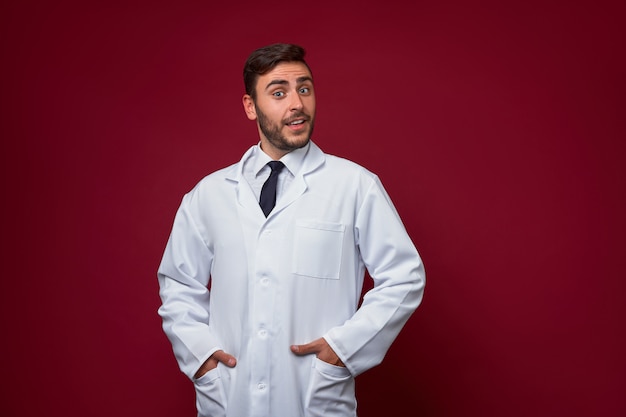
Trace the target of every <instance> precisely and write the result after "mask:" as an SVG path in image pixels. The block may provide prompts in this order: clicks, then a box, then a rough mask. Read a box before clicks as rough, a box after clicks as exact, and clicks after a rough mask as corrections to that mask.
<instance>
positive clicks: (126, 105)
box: [0, 0, 626, 417]
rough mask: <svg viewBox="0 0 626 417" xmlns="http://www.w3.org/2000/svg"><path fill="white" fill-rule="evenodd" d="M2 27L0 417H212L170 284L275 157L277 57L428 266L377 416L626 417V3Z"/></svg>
mask: <svg viewBox="0 0 626 417" xmlns="http://www.w3.org/2000/svg"><path fill="white" fill-rule="evenodd" d="M218 4H219V5H218ZM0 20H1V24H0V31H1V36H0V44H1V54H2V55H1V62H2V66H1V70H0V71H1V73H2V77H1V78H0V82H1V90H0V104H1V106H2V107H1V113H0V118H1V123H0V129H1V131H0V135H1V144H2V145H1V164H0V169H1V170H2V176H1V178H2V195H3V203H2V206H1V207H2V211H1V214H2V215H1V221H2V234H1V236H2V248H1V249H2V250H1V252H0V253H1V254H2V265H3V279H2V281H3V284H2V287H3V288H2V291H1V292H0V294H1V297H2V302H1V303H0V313H1V316H0V317H1V320H2V322H1V323H2V344H1V353H2V358H3V364H2V382H1V384H2V386H1V390H0V415H2V416H6V417H18V416H19V417H22V416H24V417H25V416H42V415H45V416H63V417H74V416H81V417H84V416H90V417H91V416H93V417H111V416H116V417H130V416H151V417H166V416H193V415H195V414H194V413H195V407H194V398H193V389H192V386H191V384H190V383H189V381H188V380H187V379H186V378H185V377H184V376H183V375H182V374H181V373H180V371H179V370H178V368H177V365H176V363H175V360H174V356H173V354H172V352H171V348H170V345H169V342H168V341H167V339H166V338H165V336H164V334H163V333H162V331H161V327H160V326H161V323H160V319H159V317H158V315H157V308H158V306H159V298H158V287H157V281H156V269H157V266H158V263H159V261H160V257H161V254H162V251H163V249H164V246H165V242H166V240H167V237H168V234H169V230H170V227H171V223H172V220H173V216H174V213H175V210H176V208H177V207H178V204H179V202H180V199H181V198H182V195H183V194H184V193H185V192H187V191H189V190H190V188H191V187H192V186H193V185H194V184H195V183H196V182H197V181H198V180H199V179H200V178H202V177H203V176H204V175H206V174H208V173H210V172H212V171H214V170H216V169H218V168H222V167H224V166H226V165H228V164H231V163H233V162H235V161H237V160H238V159H239V158H240V156H241V154H242V153H243V152H244V151H245V150H246V149H247V148H248V147H249V146H251V145H252V144H254V143H255V142H256V141H257V133H256V127H255V125H254V123H253V122H250V121H248V120H247V118H246V117H245V115H244V112H243V109H242V106H241V96H242V95H243V82H242V79H241V70H242V66H243V62H244V61H245V59H246V57H247V55H248V54H249V52H251V51H252V50H253V49H255V48H257V47H259V46H262V45H265V44H268V43H273V42H295V43H299V44H301V45H303V46H304V47H305V48H306V49H307V51H308V60H309V64H310V65H311V67H312V68H313V73H314V77H315V81H316V88H317V102H318V119H317V124H316V131H315V134H314V140H315V141H316V143H318V144H319V145H320V146H321V147H322V149H324V150H325V151H326V152H328V153H332V154H336V155H339V156H343V157H347V158H349V159H351V160H354V161H356V162H358V163H360V164H362V165H364V166H366V167H368V168H369V169H371V170H372V171H374V172H376V173H377V174H378V175H379V176H380V178H381V179H382V181H383V183H384V184H385V186H386V187H387V189H388V191H389V193H390V195H391V197H392V199H393V200H394V202H395V204H396V207H397V209H398V211H399V212H400V214H401V216H402V218H403V220H404V222H405V225H406V228H407V230H408V232H409V234H410V235H411V237H412V238H413V240H414V242H415V244H416V245H417V247H418V249H419V250H420V252H421V254H422V256H423V259H424V263H425V265H426V272H427V286H426V292H425V298H424V302H423V304H422V306H421V307H420V308H419V310H418V311H417V312H416V314H415V315H414V316H413V317H412V318H411V319H410V320H409V322H408V324H407V325H406V327H405V329H404V331H403V333H402V334H401V335H400V337H399V338H398V339H397V341H396V342H395V344H394V345H393V346H392V348H391V349H390V351H389V353H388V355H387V357H386V359H385V361H384V362H383V364H381V365H380V366H378V367H376V368H374V369H372V370H370V371H369V372H367V373H365V374H363V375H361V376H359V377H358V378H357V392H358V398H359V408H358V411H359V416H360V417H374V416H376V417H379V416H428V417H449V416H507V417H518V416H519V417H521V416H570V417H572V416H574V417H576V416H581V417H582V416H615V417H617V416H624V415H626V396H625V393H626V360H625V356H626V355H624V353H625V352H626V337H625V336H626V335H625V329H626V326H625V325H624V321H625V319H626V302H625V301H624V294H625V293H626V276H625V273H624V271H625V270H626V261H625V260H626V254H625V249H626V240H625V238H624V235H625V233H624V232H625V231H626V222H625V220H624V218H625V216H624V213H625V212H626V210H625V208H626V207H625V202H626V186H625V185H626V184H625V179H626V178H625V175H626V169H625V162H626V161H625V160H624V159H625V158H624V154H625V151H626V146H625V140H626V134H625V133H626V112H625V110H626V105H625V100H624V97H626V81H625V80H626V62H625V54H624V51H626V45H625V39H626V37H625V30H624V27H625V25H626V20H625V6H624V3H623V2H617V1H616V2H607V1H602V0H600V1H585V2H576V1H573V2H572V1H570V2H565V1H564V2H552V1H541V2H502V1H491V2H462V1H456V2H445V1H444V2H426V1H414V2H408V1H398V2H395V1H393V0H392V1H384V2H381V1H378V2H377V1H373V2H364V3H363V2H356V1H354V2H339V1H332V2H330V1H319V2H311V3H304V4H301V3H288V2H250V3H247V2H236V3H234V2H201V1H190V2H185V1H181V2H135V1H124V2H110V1H109V2H77V1H75V2H68V1H63V0H61V1H55V2H35V1H10V0H9V1H5V2H3V3H2V5H1V6H0ZM243 417H245V416H243ZM290 417H291V416H290Z"/></svg>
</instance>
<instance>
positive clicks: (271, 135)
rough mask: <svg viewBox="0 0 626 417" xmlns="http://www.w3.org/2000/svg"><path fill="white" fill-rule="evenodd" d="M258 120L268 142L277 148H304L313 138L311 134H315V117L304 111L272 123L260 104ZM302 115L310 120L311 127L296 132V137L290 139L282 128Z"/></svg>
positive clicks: (257, 112)
mask: <svg viewBox="0 0 626 417" xmlns="http://www.w3.org/2000/svg"><path fill="white" fill-rule="evenodd" d="M255 109H256V115H257V120H258V122H259V128H260V129H261V132H262V133H263V135H264V136H265V138H266V139H267V140H268V142H269V143H270V144H271V145H272V146H273V147H275V148H276V149H280V150H281V151H286V152H291V151H293V150H296V149H300V148H303V147H304V146H306V145H307V143H309V140H310V139H311V135H312V134H313V126H314V124H315V118H313V117H311V116H309V115H308V114H306V113H304V112H298V113H295V114H294V115H292V116H291V117H290V118H289V119H285V120H281V123H280V124H275V123H272V122H271V121H270V120H269V118H268V117H267V116H266V115H265V113H263V112H262V111H261V109H260V108H259V107H258V106H255ZM298 117H302V118H304V119H305V120H306V121H307V122H309V126H310V127H309V129H308V130H305V131H302V132H299V133H296V134H295V136H296V137H294V138H292V139H288V138H287V137H285V135H283V134H282V129H283V127H284V126H285V124H287V123H289V122H290V120H293V119H295V118H298Z"/></svg>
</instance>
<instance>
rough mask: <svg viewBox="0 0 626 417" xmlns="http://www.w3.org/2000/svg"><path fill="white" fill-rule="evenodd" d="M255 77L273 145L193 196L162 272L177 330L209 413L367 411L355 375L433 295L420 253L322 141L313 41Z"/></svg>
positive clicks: (185, 366) (369, 177)
mask: <svg viewBox="0 0 626 417" xmlns="http://www.w3.org/2000/svg"><path fill="white" fill-rule="evenodd" d="M244 83H245V87H246V94H245V95H244V96H243V107H244V110H245V112H246V115H247V116H248V118H249V119H250V120H255V121H256V123H257V126H258V131H259V137H260V141H259V143H258V144H257V145H255V146H253V147H252V148H250V149H249V150H248V151H247V152H246V153H245V154H244V156H243V158H242V159H241V161H240V162H239V163H237V164H234V165H232V166H230V167H227V168H225V169H222V170H219V171H217V172H214V173H212V174H211V175H209V176H207V177H206V178H204V179H203V180H202V181H200V183H199V184H198V185H197V186H196V187H195V188H194V189H193V190H192V191H190V192H189V193H188V194H186V195H185V196H184V198H183V200H182V203H181V206H180V208H179V210H178V213H177V214H176V218H175V220H174V226H173V228H172V232H171V235H170V238H169V241H168V243H167V247H166V249H165V254H164V256H163V259H162V262H161V265H160V267H159V272H158V277H159V284H160V295H161V299H162V301H163V304H162V306H161V307H160V309H159V314H160V315H161V317H162V318H163V328H164V330H165V333H166V334H167V336H168V337H169V339H170V341H171V343H172V346H173V349H174V353H175V355H176V358H177V360H178V363H179V365H180V368H181V370H182V371H183V372H184V373H185V374H186V375H187V376H189V377H190V378H191V379H192V380H193V382H194V386H195V389H196V406H197V408H198V416H201V417H204V416H207V417H208V416H211V417H221V416H229V417H256V416H259V417H261V416H264V417H298V416H306V417H312V416H325V417H335V416H336V417H348V416H350V417H352V416H356V399H355V395H354V378H355V377H356V376H357V375H358V374H360V373H362V372H364V371H365V370H367V369H369V368H371V367H373V366H375V365H377V364H379V363H380V362H381V361H382V359H383V357H384V355H385V353H386V351H387V349H388V348H389V346H390V345H391V343H392V342H393V340H394V339H395V337H396V336H397V335H398V333H399V331H400V329H401V328H402V326H403V325H404V324H405V323H406V321H407V320H408V318H409V316H410V315H411V313H412V312H413V311H414V310H415V309H416V308H417V306H418V305H419V303H420V302H421V299H422V294H423V290H424V284H425V281H424V279H425V277H424V269H423V266H422V263H421V260H420V257H419V255H418V252H417V251H416V249H415V247H414V245H413V244H412V242H411V240H410V238H409V237H408V235H407V233H406V231H405V229H404V227H403V225H402V222H401V220H400V218H399V217H398V214H397V213H396V211H395V209H394V207H393V205H392V203H391V201H390V199H389V197H388V195H387V194H386V192H385V190H384V189H383V186H382V185H381V183H380V181H379V179H378V178H377V177H376V176H375V175H374V174H372V173H371V172H369V171H367V170H366V169H364V168H362V167H360V166H358V165H356V164H354V163H352V162H350V161H347V160H345V159H341V158H337V157H334V156H331V155H326V154H324V153H323V152H322V151H321V150H320V148H318V147H317V146H316V145H315V144H314V143H313V142H312V141H311V140H310V138H311V135H312V132H313V125H314V122H315V105H316V103H315V89H314V83H313V76H312V74H311V71H310V69H309V67H308V65H307V63H306V62H305V61H304V50H303V49H302V48H301V47H299V46H296V45H289V44H275V45H270V46H267V47H264V48H261V49H258V50H256V51H254V52H253V53H252V54H251V55H250V57H249V58H248V60H247V62H246V64H245V67H244ZM272 161H280V162H281V163H282V164H281V163H276V162H272ZM268 163H270V164H269V165H268ZM270 173H271V174H270ZM266 183H267V185H265V184H266ZM268 189H269V191H268ZM274 203H275V206H274ZM366 268H367V270H368V271H369V274H370V275H371V277H372V278H373V281H374V286H373V288H372V289H371V290H370V291H368V292H367V294H366V295H365V297H364V299H363V302H362V305H360V306H359V300H360V295H361V291H362V286H363V279H364V273H365V269H366Z"/></svg>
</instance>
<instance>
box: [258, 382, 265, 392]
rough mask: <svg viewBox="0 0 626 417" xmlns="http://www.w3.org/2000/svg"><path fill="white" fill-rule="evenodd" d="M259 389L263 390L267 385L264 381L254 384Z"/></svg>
mask: <svg viewBox="0 0 626 417" xmlns="http://www.w3.org/2000/svg"><path fill="white" fill-rule="evenodd" d="M256 387H257V388H258V389H259V390H261V391H263V390H264V389H265V388H266V387H267V386H266V385H265V384H264V383H262V382H261V383H259V385H257V386H256Z"/></svg>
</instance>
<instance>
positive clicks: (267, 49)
mask: <svg viewBox="0 0 626 417" xmlns="http://www.w3.org/2000/svg"><path fill="white" fill-rule="evenodd" d="M305 54H306V51H305V50H304V48H303V47H301V46H298V45H294V44H288V43H275V44H272V45H268V46H264V47H262V48H259V49H257V50H256V51H254V52H252V53H251V54H250V56H249V57H248V59H247V60H246V64H245V65H244V67H243V83H244V85H245V88H246V94H248V95H249V96H250V97H252V99H253V100H254V99H255V98H256V82H257V80H258V79H259V76H261V75H263V74H267V73H268V72H270V71H271V70H273V69H274V67H276V66H277V65H278V64H280V63H281V62H302V63H303V64H304V65H306V67H307V68H308V69H309V72H310V71H311V68H309V65H308V64H307V63H306V61H305V60H304V55H305Z"/></svg>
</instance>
